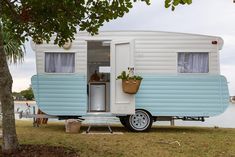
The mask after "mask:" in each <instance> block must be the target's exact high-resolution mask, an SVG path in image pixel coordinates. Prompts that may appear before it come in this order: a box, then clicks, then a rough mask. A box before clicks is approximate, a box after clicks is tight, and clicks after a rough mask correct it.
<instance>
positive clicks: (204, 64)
mask: <svg viewBox="0 0 235 157" xmlns="http://www.w3.org/2000/svg"><path fill="white" fill-rule="evenodd" d="M178 72H179V73H208V72H209V56H208V53H205V52H179V53H178Z"/></svg>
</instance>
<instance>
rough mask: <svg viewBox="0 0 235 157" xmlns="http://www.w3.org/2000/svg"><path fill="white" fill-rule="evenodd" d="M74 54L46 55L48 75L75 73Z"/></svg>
mask: <svg viewBox="0 0 235 157" xmlns="http://www.w3.org/2000/svg"><path fill="white" fill-rule="evenodd" d="M74 71H75V54H74V53H53V52H46V53H45V72H47V73H74Z"/></svg>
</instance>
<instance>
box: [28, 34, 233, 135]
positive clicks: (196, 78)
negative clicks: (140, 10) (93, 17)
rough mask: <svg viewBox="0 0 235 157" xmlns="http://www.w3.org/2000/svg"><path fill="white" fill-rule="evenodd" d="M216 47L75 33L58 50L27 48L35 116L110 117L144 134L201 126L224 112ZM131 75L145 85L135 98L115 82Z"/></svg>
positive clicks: (217, 43)
mask: <svg viewBox="0 0 235 157" xmlns="http://www.w3.org/2000/svg"><path fill="white" fill-rule="evenodd" d="M222 46H223V40H222V38H220V37H216V36H206V35H196V34H185V33H173V32H158V31H104V32H99V35H95V36H91V35H89V34H88V33H86V32H79V33H77V34H76V35H75V40H74V41H73V42H68V43H66V44H65V45H64V46H63V47H58V46H57V45H54V44H53V39H52V42H51V43H42V44H36V43H32V47H33V50H34V51H35V52H36V68H37V74H36V75H34V76H33V77H32V88H33V92H34V95H35V99H36V103H37V105H38V107H39V109H40V110H42V111H43V112H44V113H46V114H48V115H52V116H57V117H58V118H76V117H84V116H87V115H97V114H100V115H113V116H117V117H119V118H120V121H121V122H122V124H124V126H126V127H127V128H128V129H130V130H132V131H146V130H148V129H150V127H151V125H152V122H153V121H156V120H158V119H159V120H160V119H161V118H164V117H171V118H178V119H183V120H196V119H197V120H204V118H205V117H211V116H216V115H219V114H221V113H223V112H224V111H225V109H226V108H227V107H228V104H229V93H228V86H227V81H226V78H225V77H224V76H221V75H220V66H219V65H220V64H219V55H220V50H221V49H222ZM129 67H131V68H134V72H135V74H137V75H140V76H142V77H143V80H142V83H141V86H140V89H139V91H138V93H137V94H136V95H133V94H132V95H131V94H126V93H124V92H123V91H122V86H121V80H117V79H116V78H117V76H118V75H119V74H120V73H121V72H122V71H127V69H128V68H129ZM95 71H96V72H95ZM94 75H95V77H94ZM97 76H98V77H97Z"/></svg>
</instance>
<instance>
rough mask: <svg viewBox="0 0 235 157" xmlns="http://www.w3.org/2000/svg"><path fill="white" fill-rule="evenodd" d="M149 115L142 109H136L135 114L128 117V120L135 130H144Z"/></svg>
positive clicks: (147, 123)
mask: <svg viewBox="0 0 235 157" xmlns="http://www.w3.org/2000/svg"><path fill="white" fill-rule="evenodd" d="M149 121H150V120H149V115H148V114H147V113H146V112H144V111H136V113H135V115H132V116H131V117H130V122H131V125H132V126H133V128H135V129H136V130H144V129H145V128H147V127H148V125H149Z"/></svg>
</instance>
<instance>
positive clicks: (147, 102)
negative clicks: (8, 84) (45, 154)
mask: <svg viewBox="0 0 235 157" xmlns="http://www.w3.org/2000/svg"><path fill="white" fill-rule="evenodd" d="M142 76H143V77H144V79H143V81H142V84H141V87H140V90H139V92H138V94H137V95H136V108H142V109H146V110H148V111H149V112H151V114H152V115H154V116H214V115H218V114H220V113H223V112H224V110H225V109H226V108H227V106H228V104H229V102H228V100H229V94H228V87H227V81H226V79H225V78H224V77H223V76H220V75H142ZM32 87H33V91H34V94H35V98H36V101H37V104H38V106H39V108H40V109H41V110H42V111H44V112H45V113H47V114H50V115H85V114H86V111H87V93H86V92H87V90H86V77H85V75H84V76H81V75H35V76H33V77H32Z"/></svg>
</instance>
